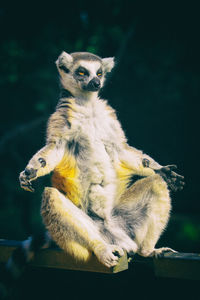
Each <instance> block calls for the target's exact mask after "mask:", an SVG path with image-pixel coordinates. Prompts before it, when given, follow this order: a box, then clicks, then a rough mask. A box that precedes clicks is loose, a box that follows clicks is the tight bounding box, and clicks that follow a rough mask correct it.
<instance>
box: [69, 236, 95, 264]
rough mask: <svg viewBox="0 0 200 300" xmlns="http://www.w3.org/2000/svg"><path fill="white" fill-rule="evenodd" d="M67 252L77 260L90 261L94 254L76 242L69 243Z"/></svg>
mask: <svg viewBox="0 0 200 300" xmlns="http://www.w3.org/2000/svg"><path fill="white" fill-rule="evenodd" d="M67 252H68V253H69V254H71V255H72V256H73V257H74V258H75V259H77V260H81V261H88V260H89V258H90V257H91V255H92V252H91V251H89V250H88V249H87V248H85V247H83V246H81V245H80V244H79V243H77V242H75V241H67Z"/></svg>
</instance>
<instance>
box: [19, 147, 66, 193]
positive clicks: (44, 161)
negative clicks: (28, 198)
mask: <svg viewBox="0 0 200 300" xmlns="http://www.w3.org/2000/svg"><path fill="white" fill-rule="evenodd" d="M64 151H65V143H64V142H59V143H56V142H49V143H47V145H46V146H44V147H43V148H42V149H40V150H39V151H38V152H37V153H36V154H35V155H34V156H33V157H32V158H31V159H30V161H29V162H28V165H27V166H26V168H25V170H24V171H22V172H21V173H20V176H19V180H20V185H21V187H22V188H23V189H25V190H27V191H31V192H32V191H34V189H33V188H32V186H31V181H33V180H36V179H37V178H38V177H41V176H44V175H46V174H49V173H50V172H51V171H52V170H53V169H54V168H55V167H56V166H57V165H58V163H59V162H60V161H61V160H62V158H63V155H64Z"/></svg>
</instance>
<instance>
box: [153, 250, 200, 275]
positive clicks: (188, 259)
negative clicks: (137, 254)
mask: <svg viewBox="0 0 200 300" xmlns="http://www.w3.org/2000/svg"><path fill="white" fill-rule="evenodd" d="M153 263H154V272H155V275H156V276H159V277H168V278H179V279H180V278H181V279H193V280H200V254H194V253H165V254H164V257H163V258H159V259H155V258H154V259H153Z"/></svg>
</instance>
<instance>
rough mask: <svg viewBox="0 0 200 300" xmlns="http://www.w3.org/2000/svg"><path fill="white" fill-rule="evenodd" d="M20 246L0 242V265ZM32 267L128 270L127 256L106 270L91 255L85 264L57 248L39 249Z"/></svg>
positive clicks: (14, 242)
mask: <svg viewBox="0 0 200 300" xmlns="http://www.w3.org/2000/svg"><path fill="white" fill-rule="evenodd" d="M20 245H21V242H19V241H10V240H0V263H5V262H7V260H8V259H9V257H10V256H11V255H12V252H13V251H14V250H15V249H16V248H17V247H19V246H20ZM30 265H31V266H33V267H42V268H54V269H65V270H77V271H89V272H98V273H110V274H112V273H118V272H121V271H124V270H127V269H128V260H127V255H124V256H123V257H121V258H120V259H119V263H118V264H117V266H115V267H113V268H107V267H106V266H104V265H102V264H101V263H100V262H99V261H98V260H97V258H96V257H95V256H94V255H93V256H91V258H90V260H89V261H87V262H80V261H76V260H75V259H74V258H73V257H72V256H70V255H69V254H67V253H65V252H64V251H63V250H61V249H59V248H52V249H51V248H48V249H41V250H40V251H38V252H37V253H36V255H35V258H34V259H33V261H32V262H31V263H30Z"/></svg>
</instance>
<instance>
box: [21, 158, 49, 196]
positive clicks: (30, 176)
mask: <svg viewBox="0 0 200 300" xmlns="http://www.w3.org/2000/svg"><path fill="white" fill-rule="evenodd" d="M38 162H39V167H44V166H45V165H46V161H45V160H44V159H43V158H39V159H38ZM37 171H38V169H35V168H32V167H28V166H27V167H26V168H25V170H24V171H22V172H21V173H20V175H19V182H20V186H21V188H23V189H24V190H25V191H29V192H34V188H33V187H32V183H31V181H33V180H35V179H37Z"/></svg>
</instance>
